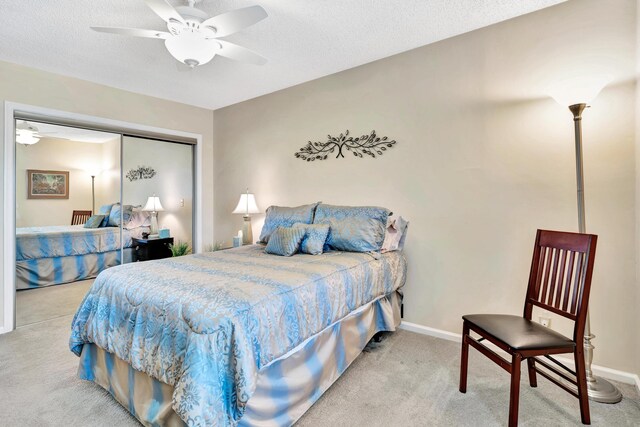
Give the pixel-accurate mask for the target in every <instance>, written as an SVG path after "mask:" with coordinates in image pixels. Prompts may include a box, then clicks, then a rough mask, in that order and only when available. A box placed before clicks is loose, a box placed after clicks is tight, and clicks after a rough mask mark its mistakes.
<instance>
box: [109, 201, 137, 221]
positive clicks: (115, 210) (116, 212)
mask: <svg viewBox="0 0 640 427" xmlns="http://www.w3.org/2000/svg"><path fill="white" fill-rule="evenodd" d="M132 214H133V206H131V205H124V208H123V209H122V221H124V224H128V223H129V220H131V215H132ZM109 227H120V203H116V204H114V205H113V206H111V212H110V213H109Z"/></svg>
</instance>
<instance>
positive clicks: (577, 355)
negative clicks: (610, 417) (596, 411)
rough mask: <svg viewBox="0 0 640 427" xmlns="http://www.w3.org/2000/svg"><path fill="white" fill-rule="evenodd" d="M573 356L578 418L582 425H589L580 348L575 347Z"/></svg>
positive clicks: (587, 397) (584, 370)
mask: <svg viewBox="0 0 640 427" xmlns="http://www.w3.org/2000/svg"><path fill="white" fill-rule="evenodd" d="M573 356H574V360H575V363H576V380H577V382H578V400H579V401H580V418H582V424H591V414H590V413H589V393H588V391H587V373H586V367H585V361H584V351H583V349H582V346H579V347H576V351H575V352H574V353H573Z"/></svg>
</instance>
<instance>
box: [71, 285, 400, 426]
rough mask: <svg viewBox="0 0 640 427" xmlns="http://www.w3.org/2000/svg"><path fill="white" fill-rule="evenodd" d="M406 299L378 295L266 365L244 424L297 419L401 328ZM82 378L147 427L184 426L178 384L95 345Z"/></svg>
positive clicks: (83, 362) (87, 351) (85, 355)
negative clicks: (370, 346) (176, 401)
mask: <svg viewBox="0 0 640 427" xmlns="http://www.w3.org/2000/svg"><path fill="white" fill-rule="evenodd" d="M401 302H402V294H401V293H400V292H399V291H398V292H393V293H391V294H389V295H386V296H383V297H381V298H378V299H377V300H375V301H373V302H370V303H369V304H366V305H364V306H362V307H360V308H359V309H357V310H354V311H353V312H351V313H350V314H349V315H347V316H346V317H344V318H343V319H342V320H340V321H338V322H336V323H334V324H332V325H330V326H328V327H327V328H325V329H324V330H323V331H321V332H319V333H318V334H316V335H314V336H313V337H311V338H309V339H307V340H306V341H304V342H303V343H301V344H300V345H298V346H297V347H295V348H294V349H293V350H291V351H290V352H289V353H287V354H285V355H284V356H282V357H280V358H278V359H276V360H274V361H273V362H271V363H270V364H269V365H266V366H265V367H264V368H262V369H261V370H260V373H259V374H258V381H257V386H256V390H255V392H254V394H253V395H252V396H251V398H250V399H249V401H248V402H247V406H246V410H245V413H244V415H243V417H242V418H241V419H240V422H239V424H238V425H239V426H290V425H292V424H293V423H295V422H296V421H297V420H298V419H299V418H300V417H301V416H302V415H303V414H304V413H305V412H306V411H307V410H308V409H309V408H310V407H311V405H313V403H314V402H316V401H317V400H318V399H319V398H320V396H322V394H323V393H324V392H325V391H326V390H327V389H328V388H329V387H330V386H331V384H333V382H334V381H336V380H337V379H338V377H340V375H342V373H343V372H344V371H345V370H346V369H347V368H348V367H349V365H350V364H351V363H352V362H353V361H354V360H355V359H356V358H357V357H358V355H359V354H360V353H361V352H362V350H363V349H364V347H365V346H366V345H367V343H368V342H369V340H370V339H371V338H372V337H373V336H374V335H375V334H376V333H378V332H381V331H395V330H396V327H397V326H398V325H399V324H400V304H401ZM78 376H79V377H80V378H82V379H85V380H88V381H93V382H95V383H96V384H98V385H100V386H101V387H103V388H104V389H105V390H107V391H108V392H109V393H111V395H112V396H113V397H114V398H115V399H116V400H117V401H118V402H120V404H121V405H123V406H124V407H125V408H127V409H128V410H129V412H130V413H131V414H132V415H133V416H134V417H136V418H137V419H138V420H139V421H140V422H141V423H142V424H144V425H146V426H182V425H184V422H183V421H182V419H180V418H179V417H178V415H177V414H176V413H175V411H174V410H173V408H172V406H171V405H172V395H173V387H172V386H170V385H168V384H165V383H162V382H160V381H158V380H156V379H155V378H152V377H150V376H148V375H147V374H145V373H143V372H140V371H137V370H135V369H134V368H132V367H131V366H130V365H129V364H128V363H127V362H125V361H123V360H121V359H119V358H118V357H116V356H114V355H113V354H112V353H109V352H107V351H105V350H103V349H102V348H100V347H98V346H97V345H95V344H85V345H84V346H83V348H82V354H81V356H80V366H79V368H78Z"/></svg>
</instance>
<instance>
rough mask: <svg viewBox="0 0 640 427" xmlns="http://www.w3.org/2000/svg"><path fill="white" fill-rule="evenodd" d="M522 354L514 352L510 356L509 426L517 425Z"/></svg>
mask: <svg viewBox="0 0 640 427" xmlns="http://www.w3.org/2000/svg"><path fill="white" fill-rule="evenodd" d="M521 362H522V356H520V355H519V354H517V353H516V354H514V355H513V357H512V358H511V396H510V397H509V427H516V426H517V425H518V405H519V403H520V363H521Z"/></svg>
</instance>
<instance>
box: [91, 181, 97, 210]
mask: <svg viewBox="0 0 640 427" xmlns="http://www.w3.org/2000/svg"><path fill="white" fill-rule="evenodd" d="M95 213H96V176H95V175H91V215H94V214H95Z"/></svg>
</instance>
